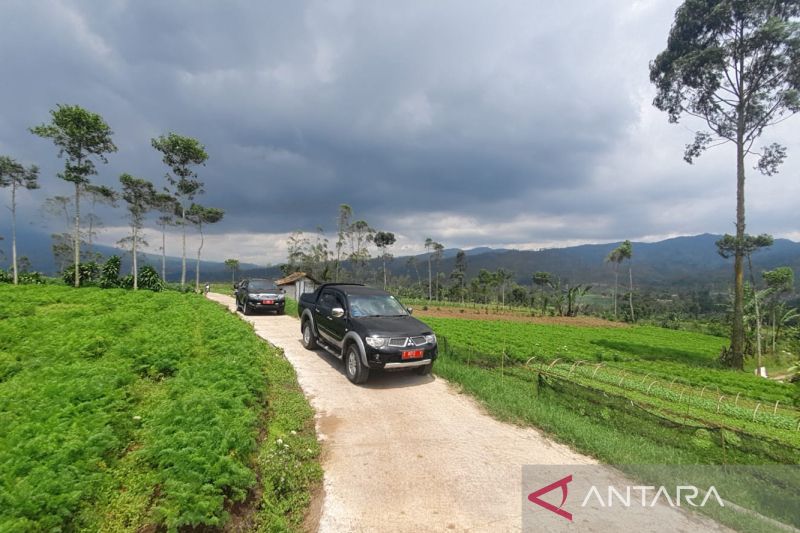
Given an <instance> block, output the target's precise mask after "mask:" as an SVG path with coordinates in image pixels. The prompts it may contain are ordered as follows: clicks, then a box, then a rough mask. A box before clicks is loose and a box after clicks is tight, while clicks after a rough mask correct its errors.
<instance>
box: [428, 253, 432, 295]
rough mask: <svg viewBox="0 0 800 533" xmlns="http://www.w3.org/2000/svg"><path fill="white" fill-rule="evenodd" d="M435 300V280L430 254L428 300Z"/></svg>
mask: <svg viewBox="0 0 800 533" xmlns="http://www.w3.org/2000/svg"><path fill="white" fill-rule="evenodd" d="M431 300H433V280H432V279H431V256H430V254H428V301H431Z"/></svg>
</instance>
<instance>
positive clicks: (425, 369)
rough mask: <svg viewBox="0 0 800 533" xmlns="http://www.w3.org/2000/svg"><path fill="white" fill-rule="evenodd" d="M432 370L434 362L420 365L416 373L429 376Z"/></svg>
mask: <svg viewBox="0 0 800 533" xmlns="http://www.w3.org/2000/svg"><path fill="white" fill-rule="evenodd" d="M432 370H433V363H431V364H429V365H422V366H418V367H417V368H415V369H414V373H415V374H417V375H419V376H427V375H429V374H430V373H431V371H432Z"/></svg>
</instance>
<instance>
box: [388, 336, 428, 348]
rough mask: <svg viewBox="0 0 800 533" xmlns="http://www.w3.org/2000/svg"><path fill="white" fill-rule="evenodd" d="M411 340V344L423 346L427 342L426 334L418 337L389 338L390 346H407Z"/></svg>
mask: <svg viewBox="0 0 800 533" xmlns="http://www.w3.org/2000/svg"><path fill="white" fill-rule="evenodd" d="M409 340H411V343H410V344H412V345H414V346H422V345H423V344H425V336H424V335H420V336H418V337H392V338H391V339H389V346H394V347H396V348H405V347H406V346H409V342H408V341H409Z"/></svg>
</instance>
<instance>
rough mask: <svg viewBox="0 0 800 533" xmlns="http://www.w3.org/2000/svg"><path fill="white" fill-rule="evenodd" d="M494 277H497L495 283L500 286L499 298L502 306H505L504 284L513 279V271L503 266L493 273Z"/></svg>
mask: <svg viewBox="0 0 800 533" xmlns="http://www.w3.org/2000/svg"><path fill="white" fill-rule="evenodd" d="M494 275H495V278H496V279H497V285H498V286H499V287H500V298H501V300H500V301H501V302H502V305H503V307H505V306H506V285H507V284H508V282H509V281H511V280H512V279H514V273H513V272H511V271H510V270H506V269H505V268H503V267H500V268H498V269H497V270H496V271H495V273H494Z"/></svg>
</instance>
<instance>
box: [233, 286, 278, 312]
mask: <svg viewBox="0 0 800 533" xmlns="http://www.w3.org/2000/svg"><path fill="white" fill-rule="evenodd" d="M233 288H234V290H235V291H236V294H235V296H236V310H237V311H238V310H240V309H241V311H242V313H244V314H245V315H249V314H250V313H251V312H252V311H256V310H268V311H275V313H277V314H279V315H282V314H283V309H284V306H285V305H286V295H285V294H284V293H283V289H279V288H278V286H277V285H275V282H274V281H272V280H269V279H245V280H242V281H240V282H239V283H238V284H237V285H234V286H233Z"/></svg>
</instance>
